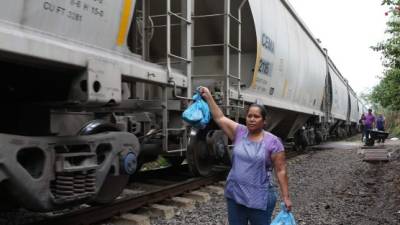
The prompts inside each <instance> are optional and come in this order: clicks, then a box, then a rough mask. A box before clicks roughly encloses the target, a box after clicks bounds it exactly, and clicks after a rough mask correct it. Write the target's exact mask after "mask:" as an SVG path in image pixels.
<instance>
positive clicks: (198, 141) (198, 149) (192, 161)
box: [186, 130, 215, 176]
mask: <svg viewBox="0 0 400 225" xmlns="http://www.w3.org/2000/svg"><path fill="white" fill-rule="evenodd" d="M186 160H187V161H188V164H189V169H190V171H191V172H192V173H193V175H195V176H209V175H211V174H212V168H213V166H214V161H215V160H214V157H213V155H212V154H211V152H210V151H209V149H208V148H207V142H206V132H205V131H198V132H195V131H194V130H192V131H191V133H190V137H189V145H188V149H187V151H186Z"/></svg>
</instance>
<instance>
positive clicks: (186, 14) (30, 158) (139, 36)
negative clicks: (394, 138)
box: [0, 0, 363, 211]
mask: <svg viewBox="0 0 400 225" xmlns="http://www.w3.org/2000/svg"><path fill="white" fill-rule="evenodd" d="M0 64H1V66H2V68H3V71H8V72H7V73H5V74H4V75H3V76H1V78H0V93H1V95H0V98H1V102H2V109H3V110H2V111H1V112H0V114H1V117H0V143H1V145H0V146H1V147H0V189H1V190H2V191H1V193H0V207H1V208H12V207H24V208H27V209H31V210H35V211H50V210H54V209H59V208H66V207H70V206H73V205H77V204H81V203H92V202H97V203H107V202H110V201H112V200H113V199H114V198H115V197H116V196H118V195H119V194H120V192H121V190H122V189H123V188H124V187H125V185H126V184H127V182H128V181H129V179H130V176H132V175H133V174H134V173H135V172H136V171H138V170H139V169H140V167H141V165H143V163H145V162H148V161H152V160H154V159H156V158H157V157H158V156H160V155H161V156H163V157H165V158H166V159H167V160H168V161H169V162H170V163H171V164H172V165H179V164H180V163H182V161H183V160H184V159H185V158H186V159H187V161H188V163H189V167H190V169H191V171H192V172H193V173H194V174H195V175H203V176H204V175H208V174H209V173H211V172H212V167H213V166H214V165H215V164H218V163H229V149H230V148H229V142H228V140H227V138H226V136H225V135H224V134H223V133H222V131H221V130H219V128H218V127H217V126H216V125H215V124H213V123H211V124H210V125H209V126H208V127H207V128H206V129H204V130H196V129H194V128H191V127H189V126H188V125H186V124H184V123H183V121H182V120H181V113H182V111H183V110H184V109H185V108H186V107H187V105H188V104H189V103H190V100H191V99H190V98H191V96H192V94H193V92H194V90H195V88H196V87H198V86H200V85H203V86H207V87H209V88H210V90H211V91H212V94H213V95H214V97H215V99H216V100H217V102H218V104H219V105H220V107H221V108H222V109H223V111H224V113H225V114H226V115H228V116H229V117H231V118H232V119H235V120H237V121H239V122H243V120H244V115H245V110H246V106H247V105H249V104H251V103H253V102H259V103H261V104H263V105H265V106H266V108H267V110H268V112H269V113H268V124H267V126H266V129H267V130H269V131H272V132H273V133H275V134H277V135H278V136H279V137H281V138H282V139H283V140H285V141H291V140H293V141H294V143H295V145H296V146H297V147H298V148H302V147H305V146H307V145H312V144H316V143H319V142H321V141H323V140H326V139H327V138H328V137H329V136H343V135H344V134H347V133H349V132H350V130H351V127H352V126H354V123H355V122H356V120H355V119H356V116H357V113H358V114H359V113H360V111H359V110H360V108H362V107H363V106H362V103H361V102H360V101H359V100H358V99H357V96H356V95H355V94H354V92H353V91H352V90H351V87H350V86H349V84H348V83H347V82H346V80H345V79H344V77H343V76H342V75H341V74H340V72H339V70H338V69H337V68H336V67H335V65H334V63H333V62H332V60H331V59H330V58H329V56H328V54H327V51H326V50H324V49H322V48H321V47H320V46H319V44H318V42H317V41H316V40H315V39H314V37H313V36H312V34H311V32H310V31H309V30H308V29H307V27H306V26H305V25H304V23H303V22H302V21H301V20H300V19H299V17H298V16H297V14H296V13H295V11H294V10H293V9H292V7H291V6H290V5H289V3H288V2H287V1H286V0H218V1H215V0H113V1H110V0H68V1H59V0H35V1H34V0H28V1H27V0H3V1H1V3H0ZM356 106H357V107H356ZM356 109H357V110H358V111H356Z"/></svg>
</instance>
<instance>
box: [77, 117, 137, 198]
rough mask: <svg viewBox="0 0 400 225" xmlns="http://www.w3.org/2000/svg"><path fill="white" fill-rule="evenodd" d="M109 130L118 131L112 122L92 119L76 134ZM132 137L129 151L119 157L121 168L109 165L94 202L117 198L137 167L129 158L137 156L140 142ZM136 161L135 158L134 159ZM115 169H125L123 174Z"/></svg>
mask: <svg viewBox="0 0 400 225" xmlns="http://www.w3.org/2000/svg"><path fill="white" fill-rule="evenodd" d="M109 131H119V129H118V128H117V127H116V126H114V124H111V123H108V122H106V121H103V120H93V121H90V122H88V123H86V124H85V125H84V126H83V127H82V129H81V130H80V131H79V132H78V135H93V134H99V133H103V132H109ZM132 137H133V139H134V140H133V143H134V144H133V146H132V149H130V151H129V153H127V154H125V155H124V157H123V158H122V159H121V168H115V167H113V166H112V167H111V169H110V171H108V174H107V177H106V178H105V180H104V183H103V185H102V186H101V188H100V190H99V192H98V194H97V195H96V197H95V198H94V202H95V203H98V204H106V203H110V202H112V201H113V200H114V199H115V198H117V197H118V196H119V195H120V194H121V192H122V191H123V190H124V188H125V187H126V185H127V184H128V182H129V177H130V172H134V171H136V170H137V169H138V166H139V165H138V163H137V162H136V163H132V160H130V159H131V158H132V157H135V158H136V157H137V156H138V154H139V149H140V144H139V141H138V139H137V138H136V136H134V135H133V136H132ZM134 161H136V160H134ZM115 170H120V171H126V173H125V174H121V173H117V174H118V175H115V174H114V172H115Z"/></svg>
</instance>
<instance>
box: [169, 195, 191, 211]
mask: <svg viewBox="0 0 400 225" xmlns="http://www.w3.org/2000/svg"><path fill="white" fill-rule="evenodd" d="M165 202H166V203H167V204H168V205H173V206H175V207H179V208H184V209H189V210H190V209H194V207H195V205H194V203H195V202H194V201H193V200H192V199H189V198H183V197H172V198H171V199H168V200H165Z"/></svg>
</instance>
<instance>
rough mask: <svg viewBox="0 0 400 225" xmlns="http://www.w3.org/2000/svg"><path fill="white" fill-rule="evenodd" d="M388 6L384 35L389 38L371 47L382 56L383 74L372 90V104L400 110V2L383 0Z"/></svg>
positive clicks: (398, 0)
mask: <svg viewBox="0 0 400 225" xmlns="http://www.w3.org/2000/svg"><path fill="white" fill-rule="evenodd" d="M382 5H386V6H389V11H388V12H386V13H385V15H387V16H389V21H388V22H387V30H386V33H387V34H388V35H389V37H388V38H387V39H386V40H385V41H383V42H381V43H378V44H377V45H376V46H374V47H372V48H373V49H374V50H375V51H378V52H381V53H382V55H383V61H382V63H383V65H384V66H385V72H384V74H383V77H382V79H381V81H380V83H379V84H378V85H377V86H375V87H374V88H373V90H372V93H371V96H370V99H371V100H372V102H374V103H377V104H380V105H381V106H383V107H387V108H390V109H392V110H400V0H383V1H382Z"/></svg>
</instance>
